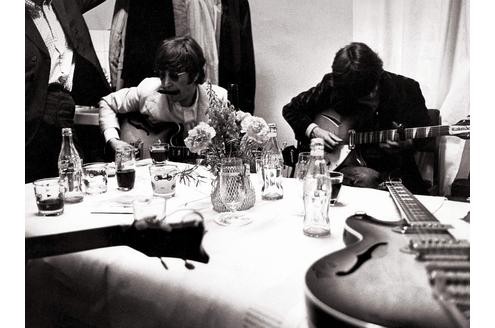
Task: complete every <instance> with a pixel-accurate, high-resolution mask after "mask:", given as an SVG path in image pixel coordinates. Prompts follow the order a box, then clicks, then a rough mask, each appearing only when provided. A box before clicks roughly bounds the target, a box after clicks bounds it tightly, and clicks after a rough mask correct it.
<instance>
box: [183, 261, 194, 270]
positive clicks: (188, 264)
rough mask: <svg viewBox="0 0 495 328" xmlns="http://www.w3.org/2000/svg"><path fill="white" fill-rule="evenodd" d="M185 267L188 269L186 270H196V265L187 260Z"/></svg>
mask: <svg viewBox="0 0 495 328" xmlns="http://www.w3.org/2000/svg"><path fill="white" fill-rule="evenodd" d="M184 266H185V267H186V269H188V270H194V269H195V268H196V267H195V266H194V264H192V263H191V262H189V261H187V260H184Z"/></svg>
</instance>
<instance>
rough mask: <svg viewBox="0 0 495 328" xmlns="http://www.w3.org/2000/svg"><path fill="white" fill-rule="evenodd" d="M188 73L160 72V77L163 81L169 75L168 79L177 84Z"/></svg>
mask: <svg viewBox="0 0 495 328" xmlns="http://www.w3.org/2000/svg"><path fill="white" fill-rule="evenodd" d="M186 73H187V72H180V73H177V72H174V71H158V76H159V77H160V79H161V80H163V79H165V77H166V76H167V74H168V78H169V79H171V80H172V81H174V82H176V81H178V80H179V78H180V77H181V76H182V75H184V74H186Z"/></svg>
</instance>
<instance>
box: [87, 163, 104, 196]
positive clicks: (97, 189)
mask: <svg viewBox="0 0 495 328" xmlns="http://www.w3.org/2000/svg"><path fill="white" fill-rule="evenodd" d="M107 182H108V175H107V164H106V163H89V164H85V165H84V166H83V184H84V187H85V192H86V193H87V194H102V193H105V192H107Z"/></svg>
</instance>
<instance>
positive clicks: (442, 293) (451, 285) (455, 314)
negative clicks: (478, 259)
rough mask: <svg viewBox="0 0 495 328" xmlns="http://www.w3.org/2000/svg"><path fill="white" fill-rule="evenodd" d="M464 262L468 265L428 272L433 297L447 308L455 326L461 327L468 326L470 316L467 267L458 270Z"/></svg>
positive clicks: (458, 264)
mask: <svg viewBox="0 0 495 328" xmlns="http://www.w3.org/2000/svg"><path fill="white" fill-rule="evenodd" d="M465 264H467V265H469V262H466V263H464V264H460V263H457V264H455V265H453V267H457V269H454V270H451V269H448V268H447V269H434V270H433V271H430V272H429V279H430V283H431V284H432V286H433V294H434V295H435V298H436V299H437V300H438V301H439V303H440V304H441V305H442V306H443V307H444V308H445V309H446V310H447V312H448V313H449V314H450V316H451V317H452V319H453V320H454V321H455V323H456V324H457V326H458V327H462V328H467V327H469V320H470V317H471V313H470V296H471V293H470V274H469V268H468V269H467V270H458V268H459V267H462V266H465ZM444 267H445V266H444ZM445 268H446V267H445Z"/></svg>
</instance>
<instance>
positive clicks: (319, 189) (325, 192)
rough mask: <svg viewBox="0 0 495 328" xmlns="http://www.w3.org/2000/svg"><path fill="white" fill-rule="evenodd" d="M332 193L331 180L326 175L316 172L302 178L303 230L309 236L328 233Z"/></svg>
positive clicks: (326, 234)
mask: <svg viewBox="0 0 495 328" xmlns="http://www.w3.org/2000/svg"><path fill="white" fill-rule="evenodd" d="M331 195H332V182H331V180H330V177H329V176H328V175H324V174H317V175H316V176H314V177H306V178H305V179H304V222H303V232H304V234H305V235H306V236H310V237H324V236H328V235H330V218H329V216H328V210H329V207H330V197H331Z"/></svg>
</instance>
